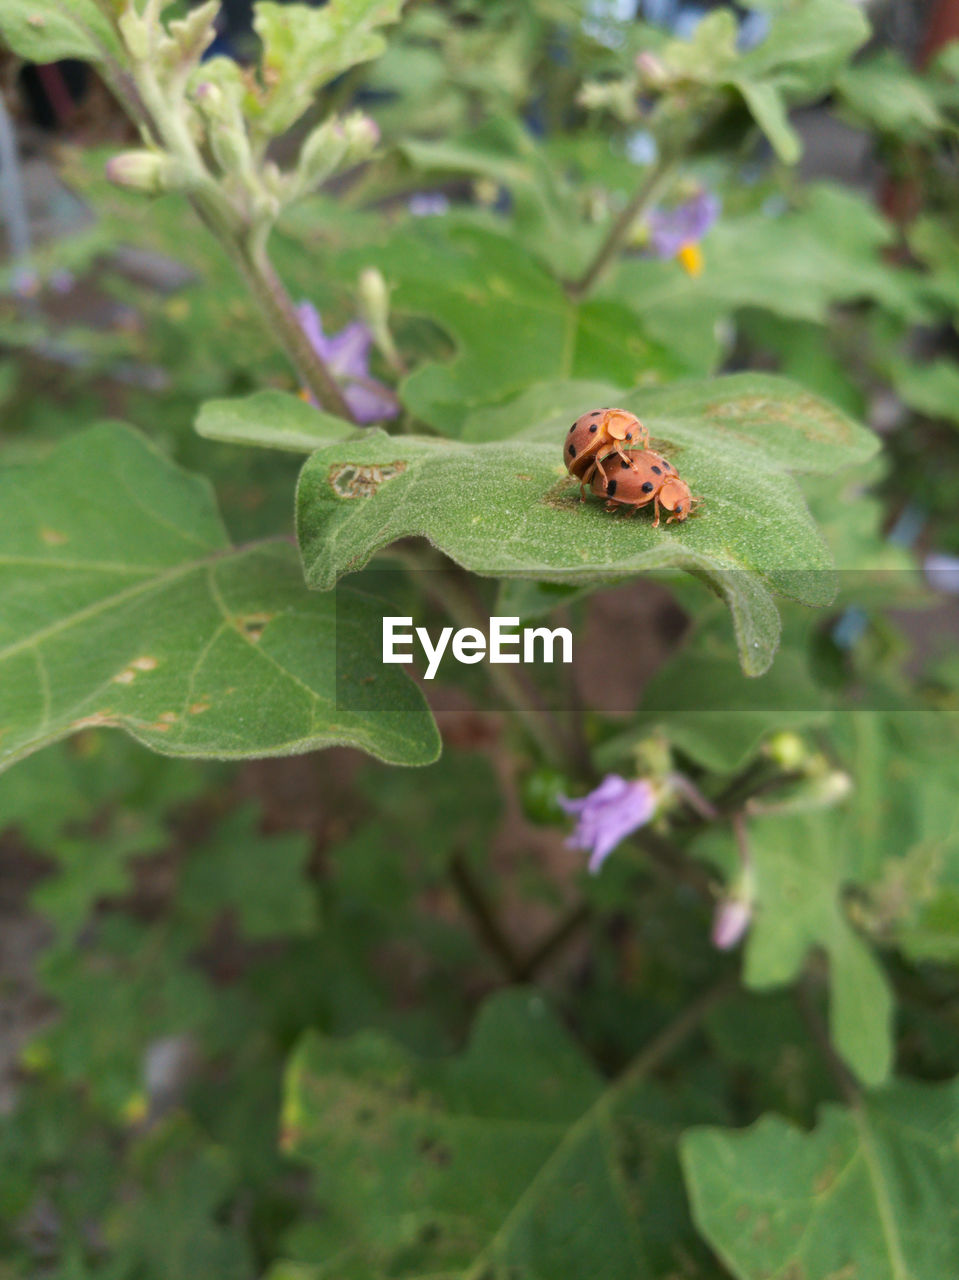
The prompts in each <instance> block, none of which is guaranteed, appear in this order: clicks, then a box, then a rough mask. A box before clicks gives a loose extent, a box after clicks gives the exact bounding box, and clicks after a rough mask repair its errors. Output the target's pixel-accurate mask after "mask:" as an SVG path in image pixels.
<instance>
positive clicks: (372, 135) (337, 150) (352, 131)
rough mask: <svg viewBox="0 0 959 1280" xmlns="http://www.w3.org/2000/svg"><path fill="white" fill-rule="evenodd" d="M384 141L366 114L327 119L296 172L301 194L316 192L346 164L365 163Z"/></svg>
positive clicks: (306, 144) (307, 143)
mask: <svg viewBox="0 0 959 1280" xmlns="http://www.w3.org/2000/svg"><path fill="white" fill-rule="evenodd" d="M379 140H380V131H379V128H378V127H377V125H376V121H375V120H371V119H370V117H369V116H366V115H364V114H363V113H362V111H354V112H353V113H352V114H351V115H348V116H346V117H345V118H344V119H342V120H340V119H332V120H324V121H323V123H322V124H321V125H318V126H317V128H315V129H314V130H313V132H312V133H311V134H310V136H309V137H308V138H307V140H306V141H305V142H304V144H303V148H302V150H301V151H300V162H299V164H298V165H297V170H296V188H297V192H298V193H299V194H303V193H305V192H307V191H312V190H313V189H314V188H315V187H318V186H320V185H321V184H322V183H324V182H325V181H326V180H327V178H330V177H332V175H333V174H334V173H336V171H337V170H338V169H342V168H343V167H344V166H345V165H350V164H359V163H360V161H361V160H365V159H366V158H367V157H368V156H369V155H370V153H371V152H372V150H373V148H374V147H375V146H376V144H377V143H378V142H379Z"/></svg>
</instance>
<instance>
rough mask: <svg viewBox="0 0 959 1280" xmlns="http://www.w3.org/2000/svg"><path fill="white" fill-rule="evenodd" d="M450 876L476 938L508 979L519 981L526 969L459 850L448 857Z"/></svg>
mask: <svg viewBox="0 0 959 1280" xmlns="http://www.w3.org/2000/svg"><path fill="white" fill-rule="evenodd" d="M450 876H451V877H452V880H453V884H454V885H455V886H456V891H457V893H458V894H459V896H460V900H461V901H462V903H463V905H464V907H465V908H466V910H467V911H468V912H469V915H470V917H471V919H472V921H473V923H474V925H475V926H476V932H477V933H478V934H479V936H480V939H481V940H482V941H483V942H484V943H485V944H486V947H487V948H488V950H489V951H491V952H492V953H493V955H494V956H495V957H496V958H497V960H499V962H500V964H502V966H503V968H504V969H505V970H506V975H507V977H508V978H509V980H510V982H522V981H523V980H524V978H526V977H527V976H528V970H527V969H526V966H525V965H524V963H523V961H522V960H521V959H520V957H519V956H518V955H517V954H516V952H515V950H514V949H513V945H512V943H511V942H510V940H509V938H507V936H506V934H505V933H504V932H503V928H502V926H501V924H500V922H499V919H498V918H497V915H496V912H495V911H494V910H493V907H492V905H491V903H490V901H489V899H488V898H487V897H486V894H485V893H484V892H483V889H482V886H481V885H480V884H479V882H478V881H477V880H476V878H475V876H474V875H473V872H472V870H471V868H470V865H469V863H468V862H467V860H466V858H465V857H464V856H463V854H461V853H454V854H453V856H452V858H451V859H450Z"/></svg>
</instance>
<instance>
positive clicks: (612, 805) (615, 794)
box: [559, 773, 657, 875]
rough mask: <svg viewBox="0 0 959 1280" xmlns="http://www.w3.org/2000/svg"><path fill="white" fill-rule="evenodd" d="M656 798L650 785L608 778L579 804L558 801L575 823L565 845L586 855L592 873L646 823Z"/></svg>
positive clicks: (644, 782)
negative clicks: (584, 852) (623, 841)
mask: <svg viewBox="0 0 959 1280" xmlns="http://www.w3.org/2000/svg"><path fill="white" fill-rule="evenodd" d="M656 802H657V795H656V791H655V789H654V788H653V786H652V784H651V783H649V782H646V781H645V780H644V779H642V778H640V779H639V780H637V781H636V782H627V781H626V779H625V778H621V777H619V775H618V774H615V773H610V774H607V775H606V777H605V778H604V779H603V781H602V782H601V783H600V784H599V786H598V787H597V788H596V790H595V791H591V792H590V793H589V795H588V796H583V797H582V798H581V799H579V800H567V799H566V797H565V796H560V797H559V803H560V804H561V805H562V806H563V808H564V809H565V810H566V812H567V813H569V814H572V815H573V816H574V817H575V818H576V819H577V822H576V830H575V831H574V832H573V834H572V835H571V836H570V838H569V839H568V840H567V841H566V843H567V845H568V846H569V847H570V848H571V849H585V850H587V851H588V852H589V855H590V858H589V869H590V871H592V872H593V874H594V875H595V873H596V872H597V871H598V870H599V869H600V867H601V866H602V865H603V863H604V862H605V860H606V858H607V857H608V856H609V855H610V854H611V853H612V851H613V850H614V849H615V848H616V846H617V845H618V844H619V842H620V841H621V840H624V839H625V838H626V836H628V835H629V834H630V832H631V831H635V830H636V829H637V827H641V826H643V825H644V824H645V823H647V822H648V821H649V820H650V818H651V817H652V816H653V814H654V813H655V812H656Z"/></svg>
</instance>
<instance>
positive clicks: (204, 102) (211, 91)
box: [196, 80, 223, 119]
mask: <svg viewBox="0 0 959 1280" xmlns="http://www.w3.org/2000/svg"><path fill="white" fill-rule="evenodd" d="M196 100H197V103H198V104H199V106H200V109H201V110H202V111H203V114H204V115H206V116H209V117H210V118H211V119H216V118H217V117H218V115H219V112H220V108H221V107H222V105H223V90H222V89H221V88H220V86H219V85H218V84H214V83H213V81H212V80H203V81H201V82H200V84H198V85H197V87H196Z"/></svg>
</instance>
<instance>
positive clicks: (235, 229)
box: [131, 56, 356, 422]
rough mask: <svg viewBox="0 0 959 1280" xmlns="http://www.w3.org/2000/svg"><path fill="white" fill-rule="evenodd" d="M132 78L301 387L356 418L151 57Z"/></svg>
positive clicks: (145, 124) (147, 115)
mask: <svg viewBox="0 0 959 1280" xmlns="http://www.w3.org/2000/svg"><path fill="white" fill-rule="evenodd" d="M131 79H132V81H133V83H134V85H135V89H136V94H137V99H138V102H137V106H138V109H139V106H140V104H142V118H141V119H139V120H138V121H137V123H138V124H140V126H141V127H142V128H143V129H144V131H145V132H146V134H147V136H148V137H149V136H151V135H152V137H153V139H154V141H155V142H156V144H157V145H158V146H160V147H161V148H162V149H163V150H165V151H166V152H167V153H168V154H169V155H171V156H174V157H176V159H177V160H179V161H180V163H181V164H183V165H184V166H185V168H186V171H187V172H188V173H189V174H190V175H192V177H193V178H194V179H195V183H194V186H193V187H192V189H191V190H189V191H188V192H187V197H188V199H189V201H190V203H191V204H192V205H193V208H194V209H195V210H196V212H197V214H198V215H199V217H200V220H201V221H202V222H203V224H204V225H205V226H206V227H207V228H208V229H209V230H210V231H211V232H212V233H213V235H214V236H215V237H216V239H217V240H219V241H220V243H221V244H222V245H223V247H224V248H225V249H226V251H227V253H228V254H229V255H230V257H231V258H232V260H233V262H234V264H235V265H236V267H237V269H238V270H239V273H240V275H241V276H242V277H243V279H244V281H245V282H246V284H247V287H248V288H249V290H250V292H251V293H252V295H253V297H254V298H255V299H256V302H257V304H258V306H259V308H260V311H261V313H262V315H263V318H264V320H265V321H266V325H267V328H268V329H269V330H270V332H271V333H272V334H273V336H274V338H275V339H276V340H277V341H278V342H279V344H280V346H281V347H283V349H284V351H285V352H286V354H287V356H288V358H289V360H290V363H291V364H292V365H293V367H294V369H296V371H297V373H298V375H299V377H300V378H301V380H302V382H303V384H304V386H305V387H306V388H307V390H308V391H309V392H310V393H311V395H312V396H313V398H314V399H315V400H316V402H317V403H318V404H319V405H320V407H321V408H322V409H325V410H326V411H327V412H329V413H334V414H336V415H337V416H338V417H340V418H345V419H346V420H347V421H348V422H355V421H356V419H355V418H354V416H353V414H352V412H351V410H350V408H349V406H348V405H347V403H346V400H345V399H344V396H343V392H342V391H341V390H340V386H339V384H338V383H337V381H336V379H335V378H334V377H333V374H332V373H331V372H330V370H329V368H328V366H327V364H326V362H325V361H324V360H323V358H322V356H320V355H319V353H318V352H317V351H315V350H314V349H313V347H312V345H311V343H310V341H309V339H308V338H307V336H306V334H305V333H304V331H303V327H302V325H301V324H300V322H299V318H298V317H297V314H296V308H295V306H294V305H293V301H292V299H291V298H290V295H289V294H288V293H287V291H286V288H285V287H284V285H283V282H282V280H281V279H280V277H279V276H278V275H277V273H276V270H275V268H274V266H273V263H272V262H271V261H270V258H269V256H268V254H267V252H266V247H265V245H264V244H263V243H262V242H261V240H260V238H259V236H257V235H255V233H254V229H253V228H252V227H251V226H250V225H249V222H248V220H247V219H246V218H245V217H244V215H243V213H242V212H241V210H239V209H237V208H236V207H234V206H233V204H232V203H231V202H230V200H229V199H228V197H227V196H226V194H225V193H224V192H223V190H222V188H221V187H220V185H219V183H218V182H217V181H216V179H215V178H214V177H213V176H212V175H211V174H210V172H209V170H208V169H207V166H206V164H205V162H204V160H203V157H202V155H201V153H200V150H199V148H198V146H197V143H196V141H195V140H194V138H193V136H192V134H191V132H190V129H189V126H188V123H187V119H186V115H185V112H184V104H183V103H181V102H170V101H168V98H167V96H166V94H165V93H164V91H163V88H162V86H161V85H160V82H159V80H158V79H157V77H156V74H155V72H154V69H153V66H152V65H151V64H150V62H149V61H146V62H143V61H140V60H138V59H136V58H134V57H132V56H131Z"/></svg>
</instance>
